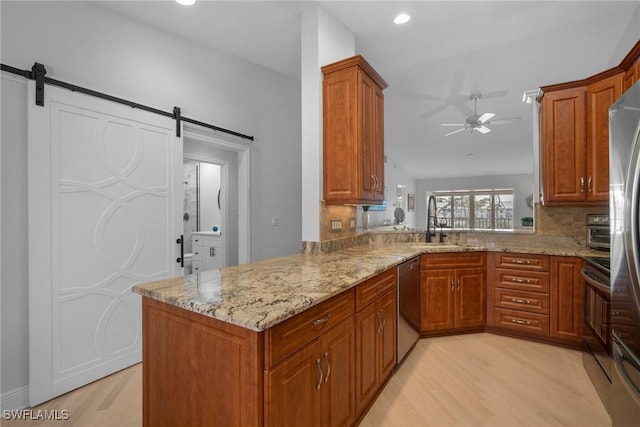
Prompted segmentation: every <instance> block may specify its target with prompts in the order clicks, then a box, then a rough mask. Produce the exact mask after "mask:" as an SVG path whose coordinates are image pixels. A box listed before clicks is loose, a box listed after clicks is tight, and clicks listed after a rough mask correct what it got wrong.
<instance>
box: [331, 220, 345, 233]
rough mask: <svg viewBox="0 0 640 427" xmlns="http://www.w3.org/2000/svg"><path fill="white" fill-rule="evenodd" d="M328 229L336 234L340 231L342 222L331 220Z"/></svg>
mask: <svg viewBox="0 0 640 427" xmlns="http://www.w3.org/2000/svg"><path fill="white" fill-rule="evenodd" d="M329 226H330V229H331V232H332V233H336V232H339V231H342V220H341V219H332V220H331V222H330V224H329Z"/></svg>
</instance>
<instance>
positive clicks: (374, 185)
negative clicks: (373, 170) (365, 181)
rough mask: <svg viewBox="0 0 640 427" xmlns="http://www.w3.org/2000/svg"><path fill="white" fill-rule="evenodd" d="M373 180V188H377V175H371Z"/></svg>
mask: <svg viewBox="0 0 640 427" xmlns="http://www.w3.org/2000/svg"><path fill="white" fill-rule="evenodd" d="M371 181H373V187H372V188H371V189H372V190H375V189H376V187H377V186H378V179H377V178H376V176H375V175H371Z"/></svg>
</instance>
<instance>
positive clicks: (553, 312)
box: [487, 252, 583, 346]
mask: <svg viewBox="0 0 640 427" xmlns="http://www.w3.org/2000/svg"><path fill="white" fill-rule="evenodd" d="M581 268H582V259H581V258H578V257H568V256H549V255H531V254H519V253H502V252H501V253H494V254H490V258H489V265H488V277H489V287H488V289H489V291H488V293H489V296H488V298H487V299H488V308H487V310H488V316H487V317H488V319H487V327H488V330H489V331H492V332H501V333H505V334H508V335H515V336H522V337H524V338H532V339H538V340H542V341H551V342H555V343H559V344H565V345H570V346H581V345H582V322H583V319H582V318H583V307H582V304H583V283H582V275H581V273H580V269H581Z"/></svg>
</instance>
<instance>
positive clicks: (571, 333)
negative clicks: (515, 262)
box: [549, 256, 584, 345]
mask: <svg viewBox="0 0 640 427" xmlns="http://www.w3.org/2000/svg"><path fill="white" fill-rule="evenodd" d="M581 268H582V259H581V258H577V257H555V256H554V257H551V271H550V273H551V295H550V296H551V324H550V327H551V329H550V331H549V332H550V335H551V337H553V338H558V339H561V340H563V341H566V342H573V343H575V344H577V345H579V344H580V343H581V342H582V323H583V300H584V298H583V296H584V295H583V286H584V285H583V279H582V274H581V273H580V269H581Z"/></svg>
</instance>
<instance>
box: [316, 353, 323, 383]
mask: <svg viewBox="0 0 640 427" xmlns="http://www.w3.org/2000/svg"><path fill="white" fill-rule="evenodd" d="M316 367H317V368H318V376H319V377H320V378H318V384H316V390H320V385H321V384H322V377H323V376H322V366H320V359H316Z"/></svg>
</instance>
